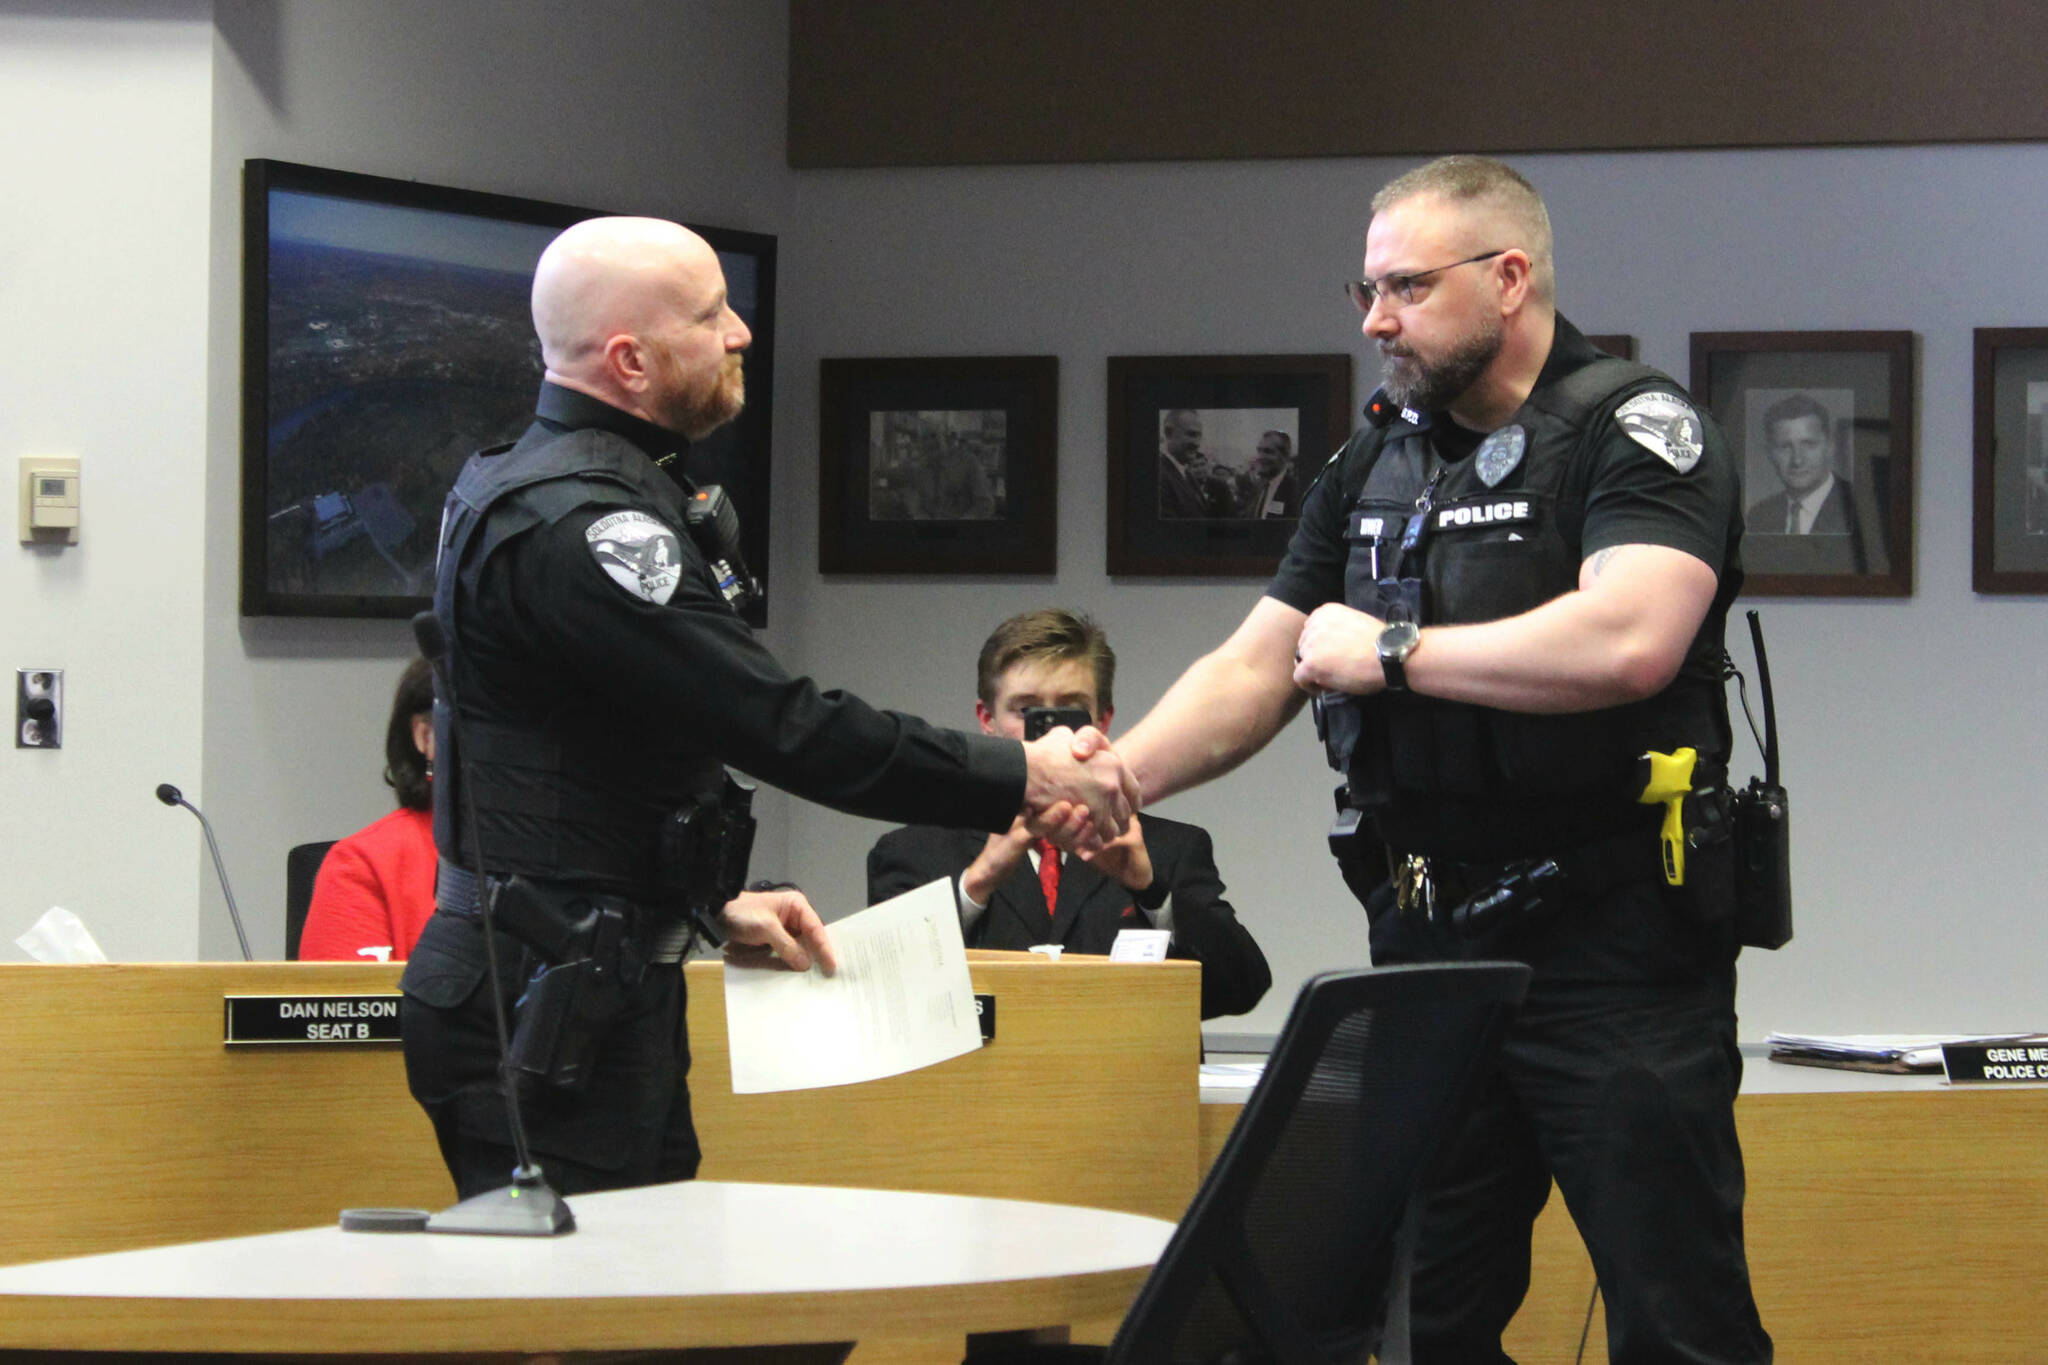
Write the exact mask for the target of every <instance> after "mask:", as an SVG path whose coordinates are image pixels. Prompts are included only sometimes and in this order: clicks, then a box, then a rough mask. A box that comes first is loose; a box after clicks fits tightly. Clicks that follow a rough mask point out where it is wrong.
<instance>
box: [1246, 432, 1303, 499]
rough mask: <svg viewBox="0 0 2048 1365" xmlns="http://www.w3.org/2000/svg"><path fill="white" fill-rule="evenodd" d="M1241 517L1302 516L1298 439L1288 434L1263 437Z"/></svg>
mask: <svg viewBox="0 0 2048 1365" xmlns="http://www.w3.org/2000/svg"><path fill="white" fill-rule="evenodd" d="M1237 514H1238V515H1239V516H1240V517H1251V518H1265V517H1297V516H1300V515H1301V489H1300V486H1299V485H1298V484H1297V483H1296V482H1295V478H1294V438H1293V437H1292V436H1289V435H1288V434H1287V433H1286V432H1284V431H1269V432H1267V433H1266V434H1265V435H1263V436H1261V437H1259V445H1258V449H1257V450H1256V451H1254V452H1253V453H1252V469H1251V475H1250V478H1249V480H1248V487H1247V488H1246V490H1245V496H1244V497H1243V499H1241V500H1240V501H1239V503H1238V505H1237Z"/></svg>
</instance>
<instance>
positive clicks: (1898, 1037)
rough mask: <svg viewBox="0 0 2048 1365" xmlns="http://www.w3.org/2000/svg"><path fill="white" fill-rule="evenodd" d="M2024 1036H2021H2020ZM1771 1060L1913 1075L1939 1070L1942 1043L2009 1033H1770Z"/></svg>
mask: <svg viewBox="0 0 2048 1365" xmlns="http://www.w3.org/2000/svg"><path fill="white" fill-rule="evenodd" d="M2022 1036H2024V1035H2022ZM1764 1041H1765V1042H1766V1043H1768V1044H1769V1045H1770V1048H1771V1060H1772V1061H1774V1062H1792V1063H1795V1064H1797V1065H1799V1066H1832V1067H1839V1068H1841V1069H1842V1070H1844V1071H1888V1072H1898V1073H1905V1072H1914V1071H1939V1070H1941V1045H1942V1044H1943V1043H2003V1042H2012V1041H2016V1036H2015V1035H2013V1034H2010V1033H1914V1034H1896V1033H1838V1034H1831V1035H1826V1036H1823V1035H1819V1034H1806V1033H1772V1034H1767V1035H1766V1036H1765V1038H1764Z"/></svg>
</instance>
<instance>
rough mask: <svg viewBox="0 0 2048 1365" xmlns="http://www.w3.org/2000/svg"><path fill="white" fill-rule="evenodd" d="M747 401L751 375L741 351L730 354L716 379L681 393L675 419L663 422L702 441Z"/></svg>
mask: <svg viewBox="0 0 2048 1365" xmlns="http://www.w3.org/2000/svg"><path fill="white" fill-rule="evenodd" d="M746 405H747V377H746V372H745V371H744V370H743V369H742V368H741V365H740V358H739V356H737V355H728V356H727V357H726V358H725V361H724V363H723V364H721V365H720V366H719V367H718V373H717V375H716V376H714V377H713V379H712V381H711V382H710V383H709V384H707V385H705V386H704V387H703V389H701V390H699V391H698V392H696V393H679V394H677V395H676V398H675V401H674V403H673V404H672V406H671V409H670V411H671V419H670V420H669V421H667V422H664V423H663V424H662V425H663V426H666V427H668V428H669V429H670V430H672V431H679V432H681V433H682V434H683V435H685V436H687V437H688V438H690V439H691V440H692V441H701V440H703V439H704V438H705V437H706V436H709V435H710V434H711V433H712V432H714V431H716V430H718V429H719V428H720V427H722V426H724V425H725V424H726V423H727V422H730V421H731V420H732V419H733V418H735V417H737V416H739V415H740V409H742V408H744V407H745V406H746Z"/></svg>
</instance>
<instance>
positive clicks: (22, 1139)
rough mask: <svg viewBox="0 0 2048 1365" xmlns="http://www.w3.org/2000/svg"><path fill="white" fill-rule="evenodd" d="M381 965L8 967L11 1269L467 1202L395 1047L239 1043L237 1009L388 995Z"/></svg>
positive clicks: (1, 1057)
mask: <svg viewBox="0 0 2048 1365" xmlns="http://www.w3.org/2000/svg"><path fill="white" fill-rule="evenodd" d="M398 973H399V967H398V966H397V965H396V964H388V965H387V964H380V963H362V964H357V963H285V962H275V963H261V962H259V963H239V962H237V963H210V962H200V963H170V964H107V965H98V966H78V967H50V966H41V965H32V964H9V965H4V966H0V1040H4V1047H0V1096H4V1098H0V1188H4V1189H7V1190H10V1191H12V1192H13V1194H14V1198H13V1200H12V1201H11V1206H10V1211H9V1213H8V1216H7V1221H6V1230H5V1232H4V1234H0V1262H5V1263H7V1264H13V1263H15V1262H19V1261H34V1260H43V1259H47V1258H50V1257H55V1256H73V1255H84V1254H86V1253H89V1252H97V1251H115V1250H121V1249H124V1248H128V1247H143V1246H160V1245H163V1244H166V1243H170V1242H189V1241H197V1240H200V1239H202V1238H211V1237H230V1236H237V1235H239V1234H242V1233H250V1232H272V1231H277V1230H280V1229H284V1228H293V1227H305V1226H308V1225H310V1224H315V1223H324V1222H331V1221H332V1220H333V1219H334V1217H335V1216H336V1214H337V1213H338V1212H339V1211H340V1210H341V1209H342V1208H344V1207H348V1206H351V1205H358V1204H375V1205H391V1204H400V1205H418V1206H421V1207H425V1208H436V1207H439V1206H440V1205H443V1204H446V1203H448V1202H450V1201H451V1200H452V1199H453V1198H454V1195H455V1187H454V1185H453V1184H452V1183H451V1182H450V1181H449V1179H448V1175H447V1172H446V1171H445V1170H444V1169H443V1167H442V1165H441V1157H440V1152H439V1150H438V1149H437V1148H436V1147H435V1145H434V1134H433V1129H432V1127H431V1126H430V1125H429V1124H428V1123H427V1120H426V1116H425V1115H424V1114H422V1113H421V1112H420V1109H419V1106H418V1105H416V1104H414V1103H413V1101H412V1097H411V1096H410V1095H409V1094H407V1093H406V1089H405V1068H404V1064H403V1061H402V1059H401V1058H400V1056H399V1051H398V1048H397V1047H396V1046H395V1045H389V1044H385V1045H371V1046H363V1047H293V1046H289V1045H286V1046H271V1047H247V1048H226V1047H223V1046H222V1045H221V1026H222V1020H221V1016H222V1011H221V999H222V997H223V996H225V995H230V994H234V995H251V994H254V995H264V994H292V993H300V992H303V993H308V994H349V993H363V994H371V993H381V992H389V991H395V990H396V989H397V988H398Z"/></svg>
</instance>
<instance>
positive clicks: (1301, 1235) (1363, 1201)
mask: <svg viewBox="0 0 2048 1365" xmlns="http://www.w3.org/2000/svg"><path fill="white" fill-rule="evenodd" d="M1528 984H1529V969H1528V968H1527V967H1525V966H1522V965H1521V964H1519V963H1509V962H1478V963H1447V964H1443V965H1430V966H1414V967H1389V968H1385V969H1382V970H1378V971H1347V972H1330V973H1326V974H1325V975H1322V976H1318V977H1315V978H1314V979H1312V980H1311V981H1309V982H1308V984H1306V985H1305V986H1303V987H1302V990H1301V994H1300V996H1298V997H1297V998H1296V1000H1295V1002H1294V1010H1293V1012H1292V1013H1291V1014H1289V1015H1288V1018H1287V1025H1286V1027H1285V1028H1284V1029H1283V1030H1282V1031H1281V1034H1280V1038H1279V1041H1278V1042H1277V1043H1276V1044H1275V1045H1274V1049H1273V1054H1272V1056H1271V1057H1270V1058H1269V1059H1268V1061H1267V1063H1266V1071H1265V1075H1264V1076H1263V1077H1262V1078H1261V1079H1260V1081H1259V1084H1258V1087H1257V1088H1256V1089H1255V1090H1253V1091H1252V1094H1251V1098H1250V1099H1249V1100H1248V1101H1247V1102H1246V1104H1245V1108H1244V1115H1243V1117H1241V1118H1240V1119H1239V1120H1238V1122H1237V1126H1236V1128H1235V1129H1233V1130H1232V1132H1231V1134H1230V1138H1229V1140H1228V1141H1227V1142H1226V1143H1225V1144H1224V1147H1223V1151H1222V1154H1221V1155H1220V1156H1218V1157H1217V1159H1216V1164H1215V1166H1214V1167H1213V1168H1212V1169H1211V1170H1210V1172H1209V1175H1208V1178H1207V1179H1205V1180H1204V1181H1203V1182H1202V1187H1201V1189H1200V1190H1199V1191H1197V1192H1196V1194H1195V1198H1194V1202H1193V1203H1191V1204H1190V1205H1189V1206H1188V1211H1187V1214H1186V1215H1185V1216H1184V1217H1183V1218H1182V1219H1181V1221H1180V1226H1179V1227H1178V1228H1177V1229H1176V1230H1175V1231H1174V1234H1173V1237H1172V1239H1171V1240H1170V1241H1169V1242H1168V1243H1167V1247H1166V1251H1165V1253H1164V1254H1163V1255H1161V1257H1160V1258H1159V1264H1158V1265H1157V1266H1155V1267H1154V1268H1153V1271H1152V1274H1151V1276H1150V1278H1148V1279H1147V1280H1146V1281H1145V1284H1144V1287H1143V1288H1141V1289H1140V1290H1139V1291H1138V1297H1137V1299H1136V1301H1135V1302H1134V1303H1133V1304H1132V1305H1131V1311H1130V1313H1129V1314H1128V1315H1127V1316H1126V1317H1125V1319H1124V1322H1123V1326H1122V1328H1121V1329H1120V1330H1119V1331H1118V1332H1117V1334H1116V1339H1115V1341H1114V1342H1112V1343H1111V1344H1110V1345H1109V1346H1108V1347H1107V1348H1106V1349H1105V1348H1102V1347H1094V1348H1089V1347H1080V1346H1030V1347H1004V1348H1000V1349H997V1350H995V1351H992V1352H982V1353H976V1354H974V1355H973V1356H972V1357H971V1358H970V1362H971V1365H997V1363H998V1362H1004V1363H1007V1362H1016V1363H1017V1365H1022V1362H1027V1361H1028V1362H1032V1365H1049V1363H1050V1362H1055V1361H1075V1362H1079V1361H1084V1360H1086V1361H1105V1362H1108V1365H1167V1363H1169V1362H1171V1365H1196V1363H1197V1362H1200V1363H1201V1365H1265V1363H1266V1362H1273V1363H1275V1365H1335V1362H1338V1361H1360V1360H1364V1359H1365V1358H1366V1353H1367V1352H1368V1351H1371V1352H1375V1353H1376V1354H1377V1357H1378V1359H1379V1360H1380V1361H1381V1362H1382V1365H1392V1363H1393V1362H1406V1361H1407V1360H1408V1358H1409V1353H1408V1272H1409V1268H1410V1260H1411V1255H1412V1251H1413V1247H1414V1230H1415V1218H1414V1212H1413V1211H1414V1207H1415V1206H1416V1204H1417V1202H1418V1201H1416V1200H1415V1198H1414V1196H1415V1191H1416V1189H1417V1186H1418V1184H1419V1183H1420V1181H1421V1180H1422V1177H1423V1176H1424V1174H1425V1173H1426V1171H1427V1169H1428V1166H1429V1164H1430V1161H1431V1159H1432V1158H1433V1157H1434V1156H1435V1155H1436V1154H1437V1153H1438V1152H1439V1151H1440V1150H1441V1149H1442V1148H1443V1146H1444V1143H1445V1141H1446V1140H1447V1138H1448V1136H1449V1134H1450V1133H1451V1131H1452V1129H1453V1128H1454V1126H1455V1125H1456V1124H1457V1122H1458V1121H1459V1119H1460V1118H1461V1116H1462V1115H1463V1113H1464V1111H1465V1107H1466V1104H1467V1102H1468V1100H1469V1098H1470V1096H1471V1094H1472V1090H1473V1082H1474V1081H1475V1080H1476V1079H1477V1077H1478V1076H1479V1074H1480V1072H1481V1071H1482V1070H1483V1069H1484V1068H1485V1067H1486V1066H1487V1065H1488V1064H1489V1063H1490V1062H1491V1061H1492V1059H1493V1057H1494V1056H1495V1054H1496V1053H1497V1052H1498V1051H1499V1049H1500V1044H1501V1040H1502V1038H1503V1037H1504V1036H1505V1034H1506V1031H1507V1026H1508V1022H1509V1020H1510V1018H1511V1017H1512V1015H1513V1013H1514V1010H1515V1007H1516V1006H1517V1005H1519V1004H1520V1003H1521V999H1522V993H1523V992H1524V991H1525V990H1526V989H1527V988H1528Z"/></svg>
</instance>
